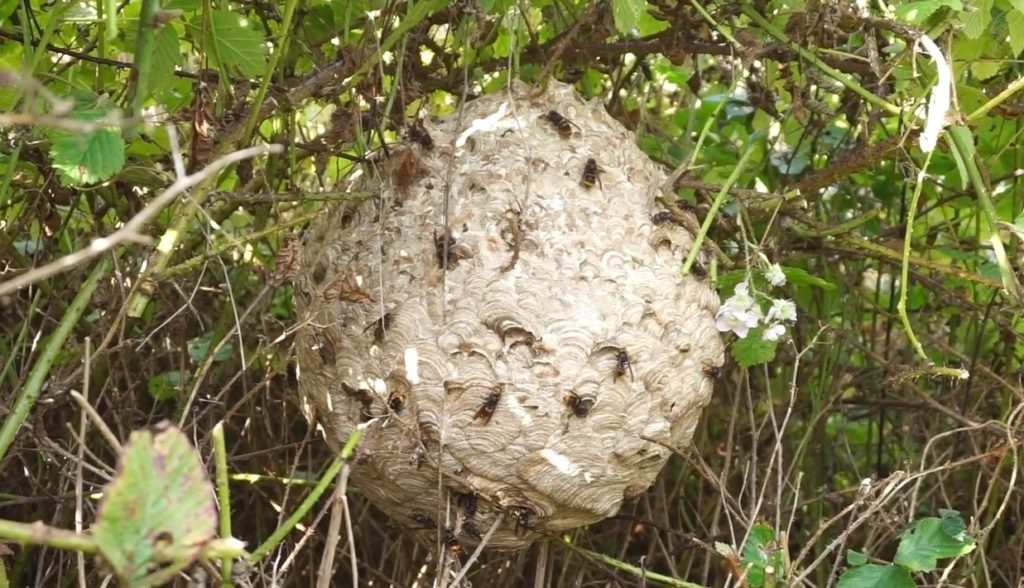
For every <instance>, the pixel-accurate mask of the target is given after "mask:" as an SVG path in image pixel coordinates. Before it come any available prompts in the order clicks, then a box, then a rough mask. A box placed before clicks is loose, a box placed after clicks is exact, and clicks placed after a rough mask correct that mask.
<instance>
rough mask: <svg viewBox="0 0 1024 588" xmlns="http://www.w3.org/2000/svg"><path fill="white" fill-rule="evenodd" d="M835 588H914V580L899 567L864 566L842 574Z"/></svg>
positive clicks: (905, 570) (907, 572)
mask: <svg viewBox="0 0 1024 588" xmlns="http://www.w3.org/2000/svg"><path fill="white" fill-rule="evenodd" d="M836 588H914V579H913V578H911V577H910V571H908V570H907V568H904V567H901V566H884V565H878V564H865V565H862V566H860V567H856V568H852V569H850V570H847V571H846V572H844V573H843V575H842V576H841V577H840V578H839V582H838V583H837V584H836Z"/></svg>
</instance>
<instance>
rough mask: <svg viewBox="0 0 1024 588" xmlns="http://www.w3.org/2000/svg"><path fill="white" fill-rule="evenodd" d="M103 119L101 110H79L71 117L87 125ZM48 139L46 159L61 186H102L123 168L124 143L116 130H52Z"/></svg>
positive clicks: (106, 128) (103, 128) (110, 128)
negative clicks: (101, 183)
mask: <svg viewBox="0 0 1024 588" xmlns="http://www.w3.org/2000/svg"><path fill="white" fill-rule="evenodd" d="M106 116H107V112H106V111H104V110H81V111H77V112H74V113H72V115H71V118H73V119H74V120H77V121H81V122H87V123H88V122H99V121H102V120H103V119H104V118H106ZM48 136H49V139H50V158H51V159H52V160H53V167H54V168H56V169H57V171H58V172H60V178H61V181H62V182H63V183H64V185H67V186H83V185H86V184H95V183H96V182H102V181H103V180H106V179H108V178H110V177H111V176H113V175H114V174H116V173H117V172H119V171H121V168H122V167H124V139H123V138H122V137H121V130H120V129H118V128H115V127H101V128H98V129H95V130H93V131H90V132H71V131H67V130H64V129H53V130H51V131H49V133H48Z"/></svg>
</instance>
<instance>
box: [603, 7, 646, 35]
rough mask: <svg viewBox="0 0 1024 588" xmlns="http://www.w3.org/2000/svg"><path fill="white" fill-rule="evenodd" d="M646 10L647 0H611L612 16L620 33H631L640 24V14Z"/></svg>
mask: <svg viewBox="0 0 1024 588" xmlns="http://www.w3.org/2000/svg"><path fill="white" fill-rule="evenodd" d="M646 12H647V0H612V16H614V17H615V28H616V29H617V30H618V31H619V32H620V33H631V32H633V31H635V30H637V28H638V26H639V24H640V15H642V14H644V13H646Z"/></svg>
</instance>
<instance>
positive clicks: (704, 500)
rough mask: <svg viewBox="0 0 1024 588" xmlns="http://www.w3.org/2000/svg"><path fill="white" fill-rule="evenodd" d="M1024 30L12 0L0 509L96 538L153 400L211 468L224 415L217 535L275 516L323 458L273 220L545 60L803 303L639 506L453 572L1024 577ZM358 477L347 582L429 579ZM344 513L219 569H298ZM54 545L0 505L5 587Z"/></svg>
mask: <svg viewBox="0 0 1024 588" xmlns="http://www.w3.org/2000/svg"><path fill="white" fill-rule="evenodd" d="M925 39H927V40H930V41H934V43H933V44H932V45H931V49H929V45H928V41H927V40H925ZM1022 50H1024V1H1021V0H972V1H961V0H928V1H915V2H906V1H903V0H892V1H889V2H885V1H883V0H865V1H858V2H845V1H844V2H826V1H816V0H753V1H732V0H723V1H721V2H702V1H698V0H646V1H645V0H613V1H601V2H587V1H583V0H477V1H472V0H465V1H461V0H454V1H453V0H414V1H409V2H404V1H392V0H372V1H371V0H351V1H347V2H346V1H342V2H338V1H330V0H283V1H276V2H271V1H266V0H165V1H164V2H162V3H161V2H160V1H159V0H96V1H82V2H60V1H58V2H52V1H49V0H2V1H0V127H2V128H3V135H2V138H0V227H2V228H3V231H2V232H0V280H2V281H0V333H2V335H0V421H2V423H0V519H3V521H14V522H17V521H20V522H31V521H41V522H42V523H45V524H46V525H48V527H47V528H61V529H74V528H76V520H77V521H78V525H79V526H80V527H81V526H84V527H88V526H89V525H90V524H91V523H92V522H93V521H95V520H96V517H97V502H96V500H95V498H96V493H98V492H100V491H101V490H102V489H103V487H104V485H105V484H107V483H108V482H109V481H110V480H111V479H112V477H113V476H114V475H115V469H114V468H115V464H116V463H117V462H118V452H117V449H116V448H115V447H114V446H113V445H112V443H111V442H110V441H108V438H110V437H113V438H116V439H119V440H121V441H124V440H126V439H128V437H129V435H130V433H131V432H132V431H136V430H141V429H146V428H147V427H150V426H152V425H154V424H155V423H158V422H160V421H162V420H165V419H167V420H169V421H171V422H172V423H175V424H176V425H178V426H179V427H180V428H181V429H182V430H183V431H184V432H185V433H186V435H187V437H188V438H189V439H190V440H191V441H192V443H193V444H194V445H195V447H196V448H197V449H198V453H199V455H200V456H201V457H202V462H203V463H204V464H206V466H205V467H206V471H207V472H208V473H209V474H210V475H211V476H212V475H213V471H214V462H215V459H214V455H215V452H214V448H215V445H216V444H215V443H214V441H215V440H216V439H217V438H218V436H217V435H216V434H215V433H217V432H218V429H217V428H216V427H215V426H216V425H218V423H219V424H220V425H221V428H222V431H223V434H224V438H225V439H226V443H225V446H226V451H225V455H226V469H225V470H224V471H225V472H226V473H227V475H226V477H225V478H224V480H222V481H221V483H219V484H218V488H223V487H226V486H228V485H229V486H230V499H229V500H228V501H227V503H228V504H229V505H230V510H227V509H225V512H227V513H228V514H229V516H230V522H231V525H232V526H231V527H229V529H230V532H231V533H232V534H233V535H234V536H235V537H238V538H240V539H242V540H244V541H246V542H247V544H248V545H249V547H250V549H251V548H252V547H253V546H255V545H259V544H261V543H263V542H264V541H265V540H267V539H268V538H269V537H271V536H272V534H273V532H274V531H275V529H278V528H281V527H282V525H283V521H284V520H285V519H286V518H287V517H288V516H289V515H291V514H292V513H294V512H296V508H297V507H298V505H299V503H300V502H301V501H302V500H303V499H304V498H305V497H306V496H307V495H308V493H309V491H310V485H311V484H312V483H313V482H314V481H316V480H317V479H319V477H320V476H321V474H322V473H323V472H324V471H325V468H326V467H327V466H328V464H329V463H331V461H332V459H333V456H331V455H328V453H327V451H326V449H325V448H324V446H323V444H322V443H321V441H320V440H319V439H318V438H317V436H316V435H315V434H314V433H312V432H311V431H310V429H309V427H308V426H307V425H306V423H305V421H304V420H303V418H302V417H301V414H300V412H299V410H298V402H297V395H296V392H295V386H294V377H293V374H292V372H290V371H289V365H290V355H291V353H290V350H289V344H290V327H291V326H292V324H293V322H294V319H295V317H294V316H293V313H292V306H291V290H290V286H289V284H288V282H287V280H286V279H285V278H286V277H287V269H286V267H287V265H288V264H287V262H288V261H289V259H290V256H291V255H293V253H294V247H295V244H296V242H297V239H296V237H297V236H298V235H300V234H301V231H302V228H303V227H304V226H305V225H306V224H307V223H308V222H309V220H310V219H311V218H313V217H314V216H316V215H317V214H318V211H319V210H321V209H322V207H323V206H324V203H325V202H326V201H338V200H344V199H350V198H366V197H371V196H372V195H367V194H358V193H349V192H346V191H344V190H342V189H341V188H339V185H340V184H341V183H342V181H343V180H344V178H345V177H346V176H347V175H348V174H349V173H350V172H352V171H353V170H355V169H358V168H359V167H360V166H363V165H365V164H366V161H367V158H368V157H370V156H371V155H373V154H376V153H378V151H379V150H381V148H382V146H383V145H385V144H390V143H393V142H395V141H399V140H403V137H404V136H405V132H406V129H407V128H408V127H409V125H410V123H411V121H413V120H414V119H415V118H416V117H422V116H436V115H443V114H447V113H451V112H453V111H454V110H455V109H456V108H457V105H458V104H459V103H460V102H461V101H462V100H464V99H467V98H472V97H473V96H477V95H480V94H482V93H488V92H498V91H502V90H503V88H505V87H506V86H507V84H508V83H509V80H510V79H521V80H524V81H526V82H528V83H531V84H538V85H543V84H544V83H545V82H546V81H547V80H549V79H557V80H562V81H566V82H569V83H572V84H575V86H576V88H577V89H578V91H579V92H580V93H581V94H582V95H584V96H587V97H591V98H593V99H596V100H601V101H603V102H604V103H605V104H606V106H607V109H608V111H609V112H611V113H612V114H613V115H614V116H615V117H616V118H618V119H619V120H620V121H621V122H622V123H623V125H625V126H626V127H627V128H629V129H631V130H633V131H634V132H635V133H636V134H637V136H638V138H639V140H640V143H641V145H642V147H643V148H644V149H645V150H646V151H647V152H648V153H649V154H650V156H651V157H652V158H654V159H655V160H657V161H659V162H662V163H663V164H664V165H665V166H666V169H667V170H672V169H675V170H677V171H678V172H680V173H679V176H678V181H677V182H676V188H677V194H676V195H677V197H678V202H677V203H678V204H679V205H680V206H684V207H691V208H694V209H696V210H697V211H698V216H700V217H701V218H705V217H708V218H710V219H711V220H710V224H709V225H708V230H709V233H708V235H709V237H710V238H711V239H713V240H714V242H715V243H717V245H718V247H719V248H720V249H721V251H722V252H723V255H722V256H720V258H719V260H718V264H717V266H715V267H712V268H708V269H709V270H710V271H711V272H712V278H713V279H715V280H716V283H717V284H718V286H719V290H720V292H721V294H722V297H723V299H725V298H727V297H729V296H730V295H731V294H732V293H733V289H734V287H735V285H736V284H738V283H740V282H742V281H745V280H747V281H749V283H751V285H752V288H753V290H754V291H755V292H756V293H758V294H756V295H755V299H756V301H757V302H758V304H762V305H763V308H764V310H767V308H768V304H769V299H770V298H788V299H792V300H793V301H795V302H796V304H797V312H798V320H797V321H796V322H795V323H794V324H792V325H791V326H790V328H789V330H788V332H787V334H786V335H785V336H784V337H783V338H782V339H781V340H780V341H778V342H775V343H771V342H766V341H764V340H762V339H761V336H760V335H761V331H758V330H755V331H752V332H751V333H750V334H748V335H747V337H746V338H743V339H740V338H738V337H736V336H735V335H729V338H730V341H731V342H732V345H731V360H730V362H729V363H728V364H727V366H726V368H725V369H723V370H722V373H721V375H720V378H719V380H718V384H717V385H716V392H715V397H714V400H713V402H712V404H711V406H709V407H708V409H707V411H706V414H705V418H704V421H703V425H702V427H701V428H700V430H698V432H697V434H696V437H695V443H694V448H693V450H692V452H690V453H688V454H687V455H685V456H681V457H679V458H676V459H673V461H671V462H670V465H669V467H668V468H667V469H666V471H665V472H664V473H663V475H662V476H661V477H660V478H659V480H658V482H657V484H656V485H655V486H654V487H653V488H651V490H650V491H649V492H648V493H647V494H646V495H645V496H644V497H642V498H641V499H640V500H638V501H636V502H635V503H631V504H629V505H628V506H627V507H626V508H625V509H624V510H623V512H622V513H621V515H620V516H618V517H616V518H615V519H612V520H608V521H605V522H603V523H601V524H598V525H594V526H592V527H590V528H588V529H583V530H580V531H579V532H576V533H574V534H571V535H570V536H567V537H566V538H564V540H562V541H559V542H555V543H553V544H551V545H549V546H548V547H546V548H544V549H540V548H538V549H532V550H527V551H523V552H518V553H488V554H484V556H483V557H482V559H481V562H479V563H478V564H477V565H476V566H475V567H474V568H473V569H471V571H470V573H469V575H468V577H469V579H470V580H472V581H473V582H474V585H477V586H520V585H524V584H528V583H530V582H535V581H536V583H537V585H552V586H590V585H595V586H596V585H600V586H642V585H647V584H653V583H656V582H660V583H665V584H671V585H679V586H692V585H706V586H722V585H730V586H771V585H794V586H795V585H802V586H832V585H836V584H838V585H841V586H914V585H927V586H932V585H946V586H1010V587H1012V586H1020V585H1021V582H1022V581H1024V580H1022V579H1024V564H1022V562H1024V535H1022V528H1021V524H1022V518H1021V517H1022V512H1021V503H1020V500H1019V499H1018V496H1019V495H1018V492H1019V488H1018V486H1017V484H1018V480H1017V474H1018V467H1019V466H1018V452H1019V450H1020V408H1021V406H1022V400H1024V387H1022V383H1021V375H1022V374H1021V367H1022V366H1021V358H1022V344H1021V333H1022V322H1021V316H1020V295H1021V289H1020V283H1019V277H1020V271H1021V262H1022V257H1021V253H1022V252H1021V244H1022V233H1021V231H1024V219H1022V218H1021V211H1022V209H1024V184H1022V183H1021V182H1020V181H1019V179H1018V177H1019V176H1020V170H1021V167H1022V166H1021V164H1022V159H1024V146H1022V143H1021V141H1020V140H1019V137H1020V134H1021V133H1022V132H1024V126H1022V120H1024V118H1022V116H1021V115H1022V114H1024V101H1022V98H1021V94H1020V91H1021V89H1022V88H1024V76H1022V72H1024V68H1022V66H1021V62H1020V60H1019V59H1020V55H1021V51H1022ZM133 64H134V65H133ZM944 92H946V93H945V96H946V97H948V98H947V99H948V106H947V104H946V103H945V102H944V101H943V97H944ZM926 114H929V115H930V116H931V120H930V121H929V122H926V121H925V119H924V118H923V117H924V115H926ZM935 133H939V134H937V135H936V134H935ZM922 137H923V138H922ZM929 141H931V143H929ZM267 144H277V145H281V146H283V148H281V149H280V150H278V152H276V153H269V150H268V149H267V148H266V147H265V145H267ZM933 144H934V145H936V146H935V148H934V149H931V148H930V146H931V145H933ZM254 146H255V147H256V149H254V150H250V151H242V150H245V149H247V148H250V147H254ZM225 157H227V159H224V158H225ZM734 174H735V177H730V176H733V175H734ZM609 213H610V214H614V211H609ZM772 264H779V266H780V267H781V268H782V270H783V272H784V273H785V275H786V276H787V278H788V280H787V282H786V284H785V285H783V286H777V287H773V286H771V285H770V284H769V283H768V282H767V281H766V279H765V277H764V272H765V270H767V269H768V268H770V267H771V265H772ZM72 392H75V393H77V394H79V395H80V396H79V399H76V398H75V396H74V395H73V394H72ZM83 405H89V406H91V407H93V408H94V409H95V411H96V413H97V415H98V419H94V420H93V421H88V422H86V421H85V420H83V419H84V417H83V416H82V415H83V410H82V406H83ZM97 420H101V421H102V422H104V423H106V425H107V426H108V427H109V429H110V433H109V435H104V434H103V432H102V430H100V429H99V428H98V427H97V425H96V421H97ZM167 490H168V494H167V495H166V496H167V497H168V498H170V496H171V495H173V494H175V492H174V488H173V487H171V488H167ZM148 491H151V492H152V491H154V490H153V489H152V488H150V489H149V490H148ZM221 496H222V498H223V497H225V496H226V495H221ZM348 500H349V504H350V506H351V513H352V519H351V526H352V527H353V536H354V538H355V544H356V549H357V551H356V553H357V557H355V558H353V559H350V558H349V556H348V554H349V551H348V548H347V547H344V545H346V541H344V540H343V541H342V545H343V547H341V548H340V549H341V550H342V551H340V552H339V555H338V557H337V558H336V561H335V564H336V565H335V566H334V568H335V572H334V574H335V576H334V585H338V586H343V585H349V584H351V583H352V581H353V580H352V577H353V569H352V562H355V569H356V571H357V572H358V578H359V582H360V583H362V584H366V585H371V584H372V585H388V584H393V585H398V586H407V585H412V584H413V583H415V582H417V581H418V582H421V583H423V585H428V584H429V583H430V582H431V578H432V577H433V575H434V574H435V571H434V568H433V565H434V564H433V562H434V561H435V558H434V557H432V556H431V551H430V549H428V548H427V547H425V546H421V545H418V544H415V543H413V542H411V541H409V540H408V539H407V538H404V537H403V536H402V535H401V534H400V532H399V531H398V529H397V527H395V525H394V524H393V523H391V522H389V521H387V520H386V519H384V518H383V517H382V516H381V515H380V514H379V513H377V512H375V511H374V510H373V508H372V507H369V506H368V505H366V504H364V503H363V502H362V501H361V500H360V496H359V493H358V491H355V490H352V489H349V492H348ZM331 504H332V502H331V501H329V500H326V501H323V502H322V503H321V504H318V505H317V506H316V507H315V508H314V510H313V511H312V512H311V513H310V514H309V515H308V516H306V517H304V518H303V519H302V521H301V523H300V524H299V526H298V527H296V528H295V529H294V530H292V531H291V532H290V533H288V534H286V535H285V536H284V538H283V540H282V541H281V542H280V543H276V542H275V543H274V548H273V549H272V550H269V551H268V552H267V555H268V557H265V558H262V559H260V560H258V561H256V562H254V563H253V564H252V565H251V566H249V567H248V568H246V569H240V568H236V569H235V571H234V574H235V575H234V578H235V581H236V583H237V584H238V585H256V586H271V585H285V586H304V585H313V584H314V583H315V581H316V579H315V577H316V571H317V569H318V566H319V565H320V564H321V561H322V560H323V559H324V558H325V553H327V552H332V550H331V548H330V547H329V545H330V543H327V541H329V540H330V538H329V537H328V535H329V530H330V525H331V523H330V520H329V519H330V517H323V516H322V515H323V513H324V512H325V511H326V510H327V509H329V508H330V505H331ZM323 505H326V506H323ZM952 511H957V512H958V513H959V515H958V514H957V513H955V512H952ZM318 513H319V515H318ZM210 516H212V515H210ZM221 529H222V530H223V527H221ZM85 535H88V533H85V534H82V535H80V536H85ZM55 537H57V536H56V535H46V534H43V535H38V536H33V537H27V536H25V535H18V534H17V533H15V532H14V531H12V530H11V528H8V527H4V526H3V525H0V538H7V539H18V542H19V543H21V545H14V544H4V543H0V585H3V583H4V582H7V585H11V586H71V585H82V586H85V585H89V586H98V585H101V583H102V582H103V578H105V577H106V576H107V574H108V573H109V572H110V571H111V570H110V568H109V567H107V565H101V564H99V563H97V561H96V560H95V559H93V558H92V557H88V558H83V557H81V555H80V554H79V553H76V551H74V550H73V549H72V550H68V549H60V547H63V548H68V547H76V546H77V548H79V549H82V550H84V551H85V552H90V549H89V548H88V546H85V547H83V546H82V545H78V544H75V543H74V542H73V541H72V542H70V543H69V542H63V543H62V542H61V541H58V540H56V539H55ZM69 541H70V539H69ZM908 554H909V555H908ZM195 555H196V554H192V555H191V556H189V557H191V558H194V557H195ZM542 561H543V562H546V563H545V564H544V568H543V569H544V570H546V571H544V573H545V574H547V577H546V578H544V577H542V578H541V579H539V580H534V577H535V574H536V573H537V569H538V567H539V566H540V562H542ZM185 563H187V562H184V563H182V565H185ZM224 569H225V570H226V571H225V577H229V578H230V577H231V573H230V572H231V569H230V566H225V567H224ZM115 571H117V570H115ZM542 571H543V570H542ZM187 572H188V573H189V574H191V575H192V576H193V577H194V578H195V577H199V576H200V575H201V574H202V573H206V574H208V575H212V574H217V573H220V571H219V569H218V568H213V567H209V566H208V567H206V568H203V567H201V566H191V567H189V568H187ZM645 574H646V576H645ZM652 574H659V576H653V575H652ZM182 578H183V576H179V577H177V579H175V580H174V581H175V582H177V584H178V585H185V582H186V581H185V580H183V579H182Z"/></svg>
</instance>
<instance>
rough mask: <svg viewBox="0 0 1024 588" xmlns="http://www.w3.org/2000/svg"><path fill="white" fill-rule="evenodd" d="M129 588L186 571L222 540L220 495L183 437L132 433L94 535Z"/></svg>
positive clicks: (172, 430) (165, 432) (170, 431)
mask: <svg viewBox="0 0 1024 588" xmlns="http://www.w3.org/2000/svg"><path fill="white" fill-rule="evenodd" d="M92 532H93V536H94V537H95V538H96V543H97V545H98V547H99V551H100V554H101V555H102V556H103V559H105V560H106V561H107V563H108V564H109V565H110V567H111V568H112V569H113V570H114V573H115V574H117V576H118V577H119V578H120V579H121V580H122V582H123V583H124V584H127V585H130V586H133V587H135V586H152V585H155V584H157V583H159V582H162V581H166V577H167V576H168V574H173V573H174V572H175V571H178V570H181V569H184V568H185V567H186V566H188V565H190V564H191V563H192V562H194V561H195V560H196V558H197V557H198V556H199V553H200V551H201V550H202V548H203V546H204V545H205V544H206V543H208V542H209V541H210V540H211V539H213V538H214V537H215V536H216V532H217V509H216V506H215V504H214V501H213V487H212V486H211V484H210V482H209V480H208V479H207V477H206V471H205V470H204V468H203V464H202V462H200V460H199V456H198V455H196V452H195V450H194V449H193V448H192V446H191V445H190V444H189V442H188V438H186V437H185V435H184V434H182V432H181V431H180V430H178V429H176V428H173V427H168V428H166V429H165V430H163V431H160V432H157V433H155V434H154V433H153V432H151V431H136V432H134V433H132V435H131V437H130V438H129V440H128V443H126V444H125V446H124V449H123V450H122V452H121V456H120V458H119V459H118V466H117V473H116V474H115V476H114V479H113V480H111V481H110V483H109V484H107V486H106V488H105V490H104V493H103V500H102V501H101V502H100V508H99V515H98V517H97V521H96V524H94V525H93V527H92Z"/></svg>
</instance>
